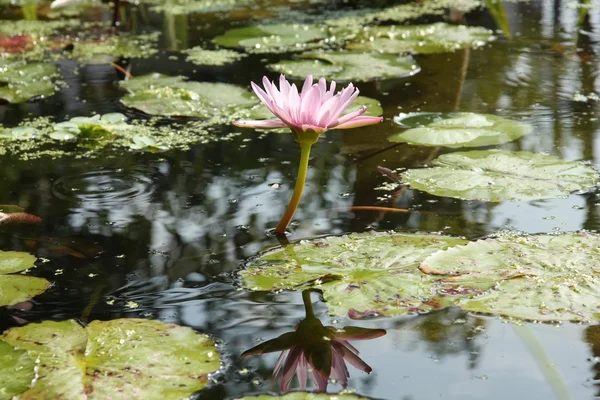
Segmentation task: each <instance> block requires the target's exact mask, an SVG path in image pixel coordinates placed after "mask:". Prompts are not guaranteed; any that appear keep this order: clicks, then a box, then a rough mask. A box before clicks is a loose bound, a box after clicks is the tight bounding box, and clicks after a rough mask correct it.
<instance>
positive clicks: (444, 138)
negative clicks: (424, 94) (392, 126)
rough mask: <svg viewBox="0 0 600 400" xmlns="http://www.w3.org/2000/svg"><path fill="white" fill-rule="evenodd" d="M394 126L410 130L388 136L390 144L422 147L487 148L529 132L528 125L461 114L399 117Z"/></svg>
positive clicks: (530, 130) (473, 114)
mask: <svg viewBox="0 0 600 400" xmlns="http://www.w3.org/2000/svg"><path fill="white" fill-rule="evenodd" d="M394 122H395V123H397V124H398V125H401V126H403V127H410V128H412V129H408V130H406V131H404V132H401V133H398V134H395V135H392V136H390V137H389V138H388V140H389V141H390V142H403V143H410V144H418V145H424V146H445V147H479V146H491V145H496V144H501V143H507V142H510V141H513V140H515V139H518V138H520V137H521V136H524V135H527V134H528V133H531V132H532V131H533V127H532V126H531V125H529V124H526V123H523V122H518V121H512V120H509V119H504V118H500V117H497V116H495V115H489V114H475V113H464V112H452V113H411V114H400V115H399V116H397V117H395V118H394Z"/></svg>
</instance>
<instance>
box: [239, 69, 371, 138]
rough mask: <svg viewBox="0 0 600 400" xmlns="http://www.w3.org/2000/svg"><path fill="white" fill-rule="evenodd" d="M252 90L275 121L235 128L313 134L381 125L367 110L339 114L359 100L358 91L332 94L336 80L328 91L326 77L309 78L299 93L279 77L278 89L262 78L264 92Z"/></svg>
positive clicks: (241, 123) (348, 89)
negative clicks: (329, 130)
mask: <svg viewBox="0 0 600 400" xmlns="http://www.w3.org/2000/svg"><path fill="white" fill-rule="evenodd" d="M251 85H252V89H253V90H254V93H256V95H257V96H258V98H259V99H260V100H261V101H262V102H263V103H264V105H265V106H267V108H268V109H269V110H270V111H271V112H272V113H273V114H274V115H275V116H276V117H277V118H278V119H275V120H258V121H255V120H244V121H235V122H234V125H236V126H239V127H242V128H262V129H269V128H283V127H286V126H287V127H289V128H290V129H291V130H292V131H293V132H294V133H296V134H300V135H301V132H307V131H312V132H315V133H319V134H320V133H323V132H325V131H326V130H328V129H334V128H335V129H350V128H358V127H361V126H366V125H373V124H377V123H379V122H381V121H382V120H383V118H382V117H370V116H364V115H362V114H364V113H365V112H366V111H367V107H366V106H363V107H361V108H360V109H359V110H358V111H354V112H351V113H348V114H346V115H343V116H342V114H343V113H344V111H346V109H347V108H348V107H349V106H350V105H351V104H352V102H353V101H354V100H355V99H356V97H358V93H359V90H358V89H357V88H355V87H354V85H352V83H350V84H349V85H348V86H346V87H345V88H344V89H342V90H340V91H339V92H338V93H335V88H336V84H335V81H331V83H330V85H329V90H328V89H327V84H326V81H325V78H321V79H319V82H318V83H313V77H312V75H309V76H308V77H307V78H306V80H305V81H304V85H302V91H301V92H298V88H297V87H296V85H295V84H291V85H290V83H289V82H288V81H287V80H286V79H285V76H284V75H281V76H280V77H279V89H277V86H276V85H275V83H274V82H270V81H269V79H268V78H267V77H266V76H265V77H263V86H264V90H263V89H262V88H261V87H259V86H258V85H257V84H256V83H254V82H252V83H251Z"/></svg>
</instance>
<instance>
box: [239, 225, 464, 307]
mask: <svg viewBox="0 0 600 400" xmlns="http://www.w3.org/2000/svg"><path fill="white" fill-rule="evenodd" d="M465 243H467V241H466V240H463V239H459V238H453V237H448V236H441V235H435V234H431V235H419V234H405V233H364V234H352V235H348V236H341V237H338V236H332V237H327V238H324V239H316V240H310V241H301V242H299V243H297V244H294V245H290V246H287V247H285V248H276V249H274V250H271V251H268V252H266V253H264V254H262V255H261V256H260V257H259V258H257V259H256V260H253V261H251V262H250V263H249V264H248V266H247V268H246V269H244V270H242V271H240V277H241V280H242V285H243V286H244V287H245V288H248V289H250V290H263V291H268V290H281V289H288V290H299V289H306V288H308V287H314V288H318V289H319V290H321V291H322V292H323V297H324V299H325V301H326V302H327V307H328V309H329V313H330V314H331V315H346V314H350V316H352V317H363V316H370V315H399V314H406V313H408V312H411V311H415V310H419V309H433V308H439V307H440V306H441V300H442V299H438V300H435V301H434V300H432V299H430V297H431V293H432V288H433V286H432V285H433V282H434V280H433V279H431V278H430V277H429V276H425V275H423V274H422V273H420V272H419V271H418V270H417V268H416V266H417V265H418V264H419V263H420V262H421V261H422V260H424V259H425V258H426V257H427V256H429V255H431V254H433V253H435V252H436V251H438V250H442V249H446V248H448V247H451V246H454V245H457V244H465Z"/></svg>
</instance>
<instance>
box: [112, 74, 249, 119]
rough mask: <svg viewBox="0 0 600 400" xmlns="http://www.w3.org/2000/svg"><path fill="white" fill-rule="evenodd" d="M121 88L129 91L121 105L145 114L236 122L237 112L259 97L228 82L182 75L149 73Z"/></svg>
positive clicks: (122, 84) (126, 82) (125, 82)
mask: <svg viewBox="0 0 600 400" xmlns="http://www.w3.org/2000/svg"><path fill="white" fill-rule="evenodd" d="M120 86H121V87H122V88H124V89H126V90H127V91H128V94H126V95H125V96H124V97H123V98H122V99H121V102H122V103H123V104H124V105H126V106H127V107H131V108H135V109H137V110H140V111H143V112H145V113H146V114H152V115H164V116H180V117H200V118H209V117H214V116H223V117H227V118H228V119H230V120H234V119H235V115H234V114H235V112H236V111H239V110H244V109H247V108H249V107H252V106H254V105H256V104H257V103H258V101H257V99H256V97H255V96H254V95H253V94H252V93H250V92H249V91H247V90H246V89H242V88H240V87H238V86H235V85H231V84H228V83H213V82H194V81H186V79H185V78H184V77H181V76H167V75H161V74H149V75H143V76H139V77H135V78H133V79H130V80H127V81H121V83H120Z"/></svg>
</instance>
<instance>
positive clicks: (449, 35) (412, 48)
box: [346, 22, 494, 54]
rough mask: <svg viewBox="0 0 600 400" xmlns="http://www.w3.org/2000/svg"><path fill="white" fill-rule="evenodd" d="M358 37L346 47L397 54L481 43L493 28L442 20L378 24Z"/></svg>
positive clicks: (490, 37) (472, 45) (477, 45)
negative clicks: (430, 22) (403, 24)
mask: <svg viewBox="0 0 600 400" xmlns="http://www.w3.org/2000/svg"><path fill="white" fill-rule="evenodd" d="M358 39H359V41H357V42H354V43H350V44H348V45H347V46H346V48H347V49H350V50H358V51H378V52H381V53H394V54H402V53H419V54H432V53H447V52H452V51H456V50H460V49H464V48H468V47H470V48H478V47H482V46H484V45H485V44H487V43H488V42H489V41H491V40H493V39H494V36H493V32H492V31H490V30H488V29H485V28H481V27H472V26H464V25H450V24H446V23H443V22H440V23H437V24H430V25H415V26H396V25H390V26H376V27H372V28H368V29H365V30H363V32H362V33H361V34H360V35H359V37H358Z"/></svg>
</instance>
